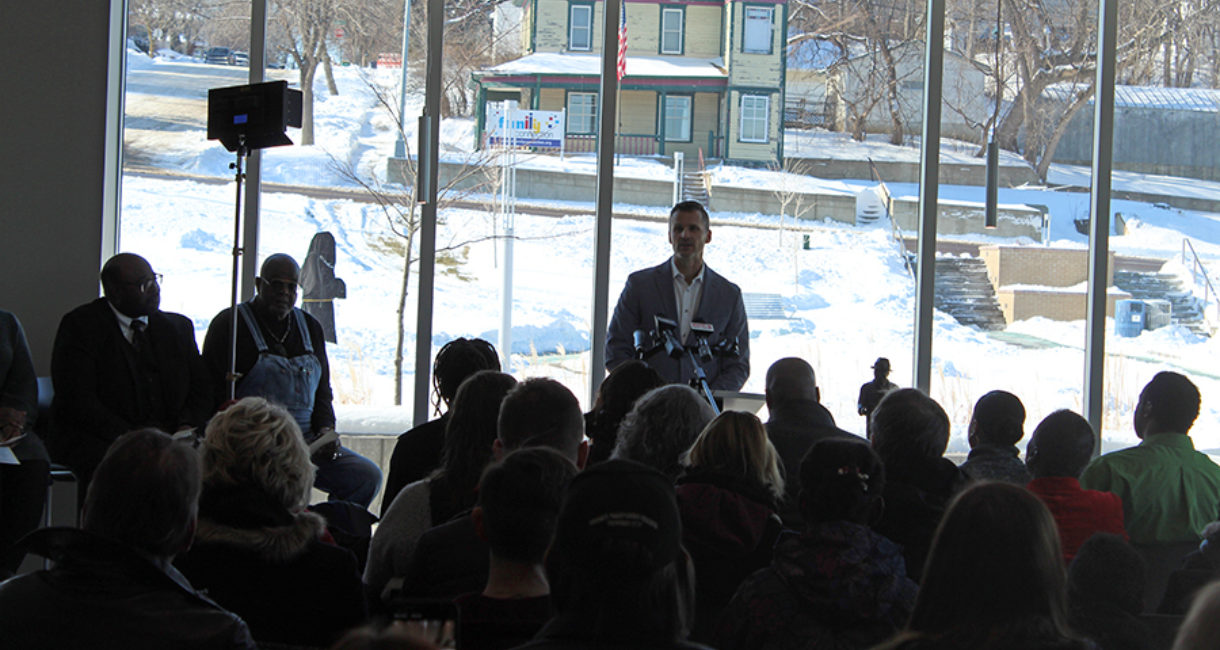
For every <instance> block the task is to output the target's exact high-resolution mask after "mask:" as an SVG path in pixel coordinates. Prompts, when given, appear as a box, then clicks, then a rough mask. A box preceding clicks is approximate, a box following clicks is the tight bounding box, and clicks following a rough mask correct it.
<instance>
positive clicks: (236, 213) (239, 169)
mask: <svg viewBox="0 0 1220 650" xmlns="http://www.w3.org/2000/svg"><path fill="white" fill-rule="evenodd" d="M237 143H238V144H237V150H236V151H235V152H234V153H236V154H237V160H235V161H233V162H231V163H229V169H232V170H235V171H234V173H233V180H235V181H237V197H236V199H235V204H234V206H233V293H232V294H231V297H230V299H229V313H230V314H232V315H233V322H232V323H230V324H229V372H228V373H226V374H225V382H226V383H228V384H229V399H230V400H232V399H236V397H237V379H238V375H237V320H238V319H237V288H238V287H237V285H238V280H239V278H240V276H241V256H242V253H243V252H244V250H243V249H242V246H241V187H242V182H243V181H245V179H246V174H245V171H244V168H243V165H242V163H243V162H244V161H245V159H246V157H248V156H249V155H250V149H249V148H247V147H246V136H245V135H239V136H238V137H237Z"/></svg>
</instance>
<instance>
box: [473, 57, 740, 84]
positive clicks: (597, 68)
mask: <svg viewBox="0 0 1220 650" xmlns="http://www.w3.org/2000/svg"><path fill="white" fill-rule="evenodd" d="M601 72H602V57H601V55H599V54H570V53H566V52H539V53H536V54H530V55H527V56H523V57H521V58H519V59H513V60H512V61H506V62H504V63H501V64H500V65H497V66H493V67H491V68H488V69H486V70H482V71H480V72H478V73H476V76H479V77H488V76H495V77H501V76H515V75H576V76H597V75H600V74H601ZM627 77H636V78H640V77H662V78H681V79H725V78H727V77H728V71H727V70H725V68H724V61H723V60H722V59H721V58H720V57H716V58H713V59H700V58H696V57H689V56H682V57H677V56H628V57H627Z"/></svg>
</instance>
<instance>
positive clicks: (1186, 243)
mask: <svg viewBox="0 0 1220 650" xmlns="http://www.w3.org/2000/svg"><path fill="white" fill-rule="evenodd" d="M1188 248H1189V249H1190V255H1191V264H1190V276H1191V279H1192V280H1193V281H1194V282H1195V283H1196V284H1198V282H1199V276H1202V277H1203V320H1205V321H1207V324H1208V326H1209V327H1211V328H1212V329H1215V327H1216V326H1215V324H1214V323H1213V322H1212V320H1211V319H1210V318H1208V317H1207V303H1208V302H1209V301H1210V300H1211V297H1212V296H1217V298H1218V299H1217V301H1216V322H1220V295H1217V294H1216V288H1215V287H1214V286H1212V280H1211V278H1210V277H1208V275H1207V267H1205V266H1203V261H1202V260H1200V259H1199V253H1198V252H1196V251H1195V245H1194V244H1192V243H1190V238H1189V237H1183V238H1182V264H1183V265H1185V264H1186V249H1188Z"/></svg>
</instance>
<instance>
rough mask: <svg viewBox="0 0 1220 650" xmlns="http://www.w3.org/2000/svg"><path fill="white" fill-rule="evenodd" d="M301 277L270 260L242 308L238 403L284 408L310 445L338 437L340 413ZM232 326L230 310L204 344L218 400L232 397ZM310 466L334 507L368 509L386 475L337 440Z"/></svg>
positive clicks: (283, 260)
mask: <svg viewBox="0 0 1220 650" xmlns="http://www.w3.org/2000/svg"><path fill="white" fill-rule="evenodd" d="M300 272H301V270H300V267H299V266H297V263H296V260H294V259H292V258H291V257H289V256H288V255H284V254H282V253H281V254H276V255H272V256H270V257H268V258H267V260H266V261H265V262H263V266H262V268H261V270H260V271H259V277H257V278H255V280H254V287H255V290H256V292H257V293H256V295H255V297H254V300H251V301H250V302H245V303H242V304H240V305H238V306H237V312H238V314H239V315H240V318H239V320H238V324H237V368H236V372H237V376H238V379H237V387H236V397H237V398H238V399H241V398H242V397H248V396H251V395H257V396H259V397H265V398H267V399H269V400H272V401H274V402H277V403H279V404H281V405H283V406H284V408H286V409H288V412H289V413H291V414H292V416H293V418H295V419H296V421H297V424H298V425H299V426H300V427H301V432H302V433H303V434H304V436H305V440H306V442H310V441H313V440H317V439H318V438H320V437H322V436H324V435H327V434H329V433H331V432H333V431H334V429H335V411H334V408H333V406H332V404H331V401H332V394H331V389H330V368H329V364H328V363H327V359H326V341H325V340H324V335H323V333H322V326H321V325H320V324H319V323H318V321H317V320H316V319H315V318H314V317H312V316H310V315H309V314H306V313H305V312H304V311H302V310H300V309H298V308H296V307H295V304H296V299H297V289H298V280H299V278H300ZM232 318H233V312H232V310H231V309H226V310H224V311H222V312H220V313H219V314H217V315H216V318H214V319H212V324H211V325H210V326H209V327H208V333H207V337H206V338H205V339H204V342H203V358H204V360H205V361H206V362H207V364H208V369H209V370H210V372H211V374H212V377H213V381H214V384H213V386H214V387H215V389H216V395H218V396H220V398H221V399H225V398H227V397H228V394H229V391H228V383H227V382H226V379H225V376H226V375H227V373H228V371H229V354H230V353H229V337H230V327H231V324H232ZM312 460H313V462H314V464H315V465H317V467H318V472H317V475H316V477H315V479H314V486H315V487H317V488H318V489H319V490H322V491H324V492H326V493H327V494H328V495H329V498H330V500H331V501H350V502H352V503H356V504H359V505H361V506H363V507H365V508H367V507H368V506H369V504H370V503H371V502H372V501H373V497H374V496H376V495H377V489H378V488H379V487H380V485H381V470H380V469H378V468H377V465H376V464H374V463H373V462H372V461H370V460H369V459H367V458H365V457H363V456H361V455H359V454H357V453H355V452H353V451H351V450H349V449H347V448H345V447H342V446H340V445H339V442H338V441H337V440H336V441H335V442H333V443H331V444H327V445H324V446H323V447H321V448H320V449H318V450H317V451H316V452H315V453H314V454H313V459H312Z"/></svg>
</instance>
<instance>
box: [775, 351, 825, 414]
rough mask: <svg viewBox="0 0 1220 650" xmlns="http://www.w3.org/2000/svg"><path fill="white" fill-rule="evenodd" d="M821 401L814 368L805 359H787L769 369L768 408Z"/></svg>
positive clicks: (777, 362)
mask: <svg viewBox="0 0 1220 650" xmlns="http://www.w3.org/2000/svg"><path fill="white" fill-rule="evenodd" d="M819 399H820V395H819V391H818V382H817V379H816V378H815V377H814V374H813V366H811V365H809V364H808V363H807V362H806V361H805V360H804V359H798V358H796V357H787V358H784V359H780V360H779V361H776V362H775V363H773V364H771V367H770V368H768V369H767V408H768V409H774V408H775V407H776V406H779V407H781V408H782V407H783V406H784V405H786V404H792V403H796V402H802V401H804V402H809V401H813V402H816V401H818V400H819Z"/></svg>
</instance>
